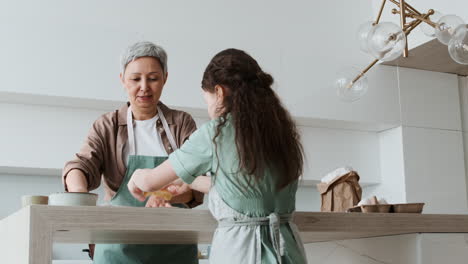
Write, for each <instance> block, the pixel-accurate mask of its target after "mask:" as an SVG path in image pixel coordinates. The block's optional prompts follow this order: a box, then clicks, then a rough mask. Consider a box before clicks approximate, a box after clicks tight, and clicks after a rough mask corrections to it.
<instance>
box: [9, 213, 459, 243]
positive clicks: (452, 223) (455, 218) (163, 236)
mask: <svg viewBox="0 0 468 264" xmlns="http://www.w3.org/2000/svg"><path fill="white" fill-rule="evenodd" d="M24 218H28V219H24ZM293 221H294V222H295V223H296V224H297V226H298V228H299V231H300V233H301V237H302V239H303V242H304V243H312V242H319V241H331V240H343V239H354V238H365V237H376V236H387V235H397V234H409V233H468V215H429V214H422V215H421V214H378V213H375V214H363V213H321V212H296V213H295V215H294V218H293ZM26 222H27V223H30V224H29V225H30V226H31V227H33V226H38V227H39V226H40V227H41V228H47V229H50V232H51V233H53V235H52V236H53V241H54V242H65V243H129V244H140V243H154V244H157V243H167V244H172V243H176V244H178V243H210V242H211V238H212V235H213V231H214V229H215V228H216V226H217V223H216V221H215V220H214V219H213V217H212V216H211V214H210V212H209V211H207V210H187V209H179V208H132V207H99V206H98V207H92V206H89V207H87V206H81V207H72V206H47V205H34V206H30V207H27V208H23V209H21V210H20V211H18V212H17V213H15V214H13V215H11V216H9V217H7V218H5V219H3V220H2V221H0V227H2V226H3V228H5V227H6V225H7V224H9V225H15V224H21V223H26ZM35 222H41V224H37V223H35Z"/></svg>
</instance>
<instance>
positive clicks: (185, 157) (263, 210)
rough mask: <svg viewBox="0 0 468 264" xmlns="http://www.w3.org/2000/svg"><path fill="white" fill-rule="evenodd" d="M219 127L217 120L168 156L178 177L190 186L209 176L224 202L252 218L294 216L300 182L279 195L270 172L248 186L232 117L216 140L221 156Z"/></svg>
mask: <svg viewBox="0 0 468 264" xmlns="http://www.w3.org/2000/svg"><path fill="white" fill-rule="evenodd" d="M218 123H219V119H215V120H212V121H210V122H208V123H206V124H205V125H203V126H202V127H200V128H199V129H198V130H197V131H195V132H194V133H193V134H192V135H191V136H190V138H189V139H188V140H187V141H186V142H185V143H184V144H183V145H182V147H181V148H180V149H178V150H176V151H174V152H173V153H172V154H171V155H170V156H169V161H170V163H171V165H172V167H173V169H174V170H175V172H176V174H177V175H178V176H179V177H180V178H182V180H183V181H184V182H186V183H188V184H190V183H192V182H193V181H194V180H195V178H196V177H197V176H199V175H205V174H207V173H208V172H210V173H211V175H212V179H213V180H212V182H213V184H214V185H216V189H217V191H218V193H219V195H220V196H221V197H222V199H223V200H224V202H225V203H227V204H228V205H229V206H230V207H231V208H233V209H234V210H236V211H238V212H240V213H243V214H245V215H247V216H250V217H263V216H267V215H269V214H270V213H272V212H276V213H278V214H289V213H291V212H293V211H294V210H295V202H296V197H295V194H296V190H297V181H296V182H294V183H292V184H290V185H289V186H287V187H285V188H283V189H282V190H281V191H278V190H277V188H276V185H277V184H276V183H277V180H276V179H277V177H278V176H279V175H276V174H275V172H274V170H272V169H267V170H266V171H265V174H264V177H263V178H262V180H260V181H259V182H255V180H252V184H251V185H250V186H247V184H246V181H245V178H244V175H242V174H241V172H239V158H238V153H237V149H236V144H235V128H234V126H233V124H232V119H231V117H230V116H228V120H227V122H226V124H225V125H224V126H223V127H222V129H221V134H220V135H219V136H218V137H217V138H216V143H217V153H218V155H216V153H215V148H216V147H215V144H214V143H213V138H214V135H215V133H216V129H217V125H218ZM287 158H288V157H285V159H286V160H287ZM218 166H219V167H218Z"/></svg>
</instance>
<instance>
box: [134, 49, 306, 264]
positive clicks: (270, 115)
mask: <svg viewBox="0 0 468 264" xmlns="http://www.w3.org/2000/svg"><path fill="white" fill-rule="evenodd" d="M272 83H273V78H272V77H271V76H270V75H269V74H267V73H265V72H263V71H262V69H261V68H260V66H259V65H258V63H257V62H256V61H255V60H254V59H253V58H252V57H250V56H249V55H248V54H247V53H245V52H244V51H241V50H236V49H227V50H224V51H222V52H220V53H218V54H217V55H216V56H215V57H214V58H213V59H212V60H211V61H210V63H209V64H208V66H207V68H206V70H205V73H204V75H203V80H202V89H203V93H204V98H205V101H206V103H207V105H208V113H209V115H210V118H211V119H212V121H210V122H209V123H207V124H205V125H204V126H202V127H201V128H200V129H198V130H197V131H196V132H194V134H192V135H191V136H190V138H189V140H188V141H186V142H185V143H184V145H183V146H182V147H181V148H180V149H178V150H176V151H175V152H173V153H172V154H171V155H170V156H169V159H168V160H167V161H166V162H164V163H163V164H161V165H160V166H158V167H156V168H155V169H144V170H137V171H136V172H135V173H134V174H133V175H132V178H131V179H130V181H129V183H128V188H129V190H130V192H131V193H132V194H133V195H134V196H135V197H136V198H138V199H144V196H143V192H150V191H155V190H158V189H161V188H163V187H164V186H166V185H168V184H170V183H171V182H173V181H174V180H177V179H178V178H180V179H182V180H183V181H184V182H185V183H187V184H190V187H191V188H193V189H195V190H199V191H205V192H207V191H209V208H210V211H211V213H212V214H213V216H214V217H215V218H216V219H217V220H218V222H219V226H218V228H217V229H216V232H215V234H214V238H213V242H212V249H211V255H210V263H214V264H216V263H233V264H234V263H236V264H237V263H249V264H250V263H258V264H260V263H282V264H286V263H294V264H300V263H306V258H305V255H304V250H303V245H302V242H301V239H300V237H299V234H298V232H297V229H296V227H295V225H294V224H293V223H292V221H291V214H292V213H293V212H294V210H295V202H296V199H295V195H296V190H297V181H298V178H299V176H300V175H301V174H302V166H303V149H302V145H301V143H300V139H299V134H298V131H297V128H296V126H295V124H294V122H293V121H292V119H291V116H290V115H289V113H288V112H287V111H286V110H285V109H284V107H283V106H282V105H281V102H280V100H279V99H278V97H277V96H276V94H275V92H274V91H273V90H272V89H271V85H272ZM208 172H210V173H211V175H212V177H211V179H210V178H209V177H207V176H198V175H204V174H206V173H208ZM197 176H198V177H197ZM210 187H211V188H210ZM186 188H188V187H187V186H185V187H184V186H182V187H180V188H175V189H174V187H172V191H173V192H177V191H181V189H186ZM176 189H179V190H176Z"/></svg>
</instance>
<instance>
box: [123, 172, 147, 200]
mask: <svg viewBox="0 0 468 264" xmlns="http://www.w3.org/2000/svg"><path fill="white" fill-rule="evenodd" d="M127 187H128V191H129V192H130V194H131V195H132V196H133V197H135V198H137V199H138V200H139V201H140V202H143V201H144V200H146V198H145V195H144V194H143V191H142V190H141V189H140V188H138V186H136V184H135V182H134V180H133V177H132V178H131V179H130V181H129V182H128V184H127Z"/></svg>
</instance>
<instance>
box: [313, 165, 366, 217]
mask: <svg viewBox="0 0 468 264" xmlns="http://www.w3.org/2000/svg"><path fill="white" fill-rule="evenodd" d="M317 189H318V191H319V192H320V195H321V197H322V206H321V208H320V210H321V211H322V212H346V210H347V209H348V208H351V207H354V206H355V205H357V204H358V203H359V201H361V196H362V189H361V186H360V185H359V175H358V174H357V172H355V171H351V172H349V173H347V174H344V175H342V176H340V177H337V178H336V179H334V180H333V181H331V182H329V183H325V182H322V183H319V184H317Z"/></svg>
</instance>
